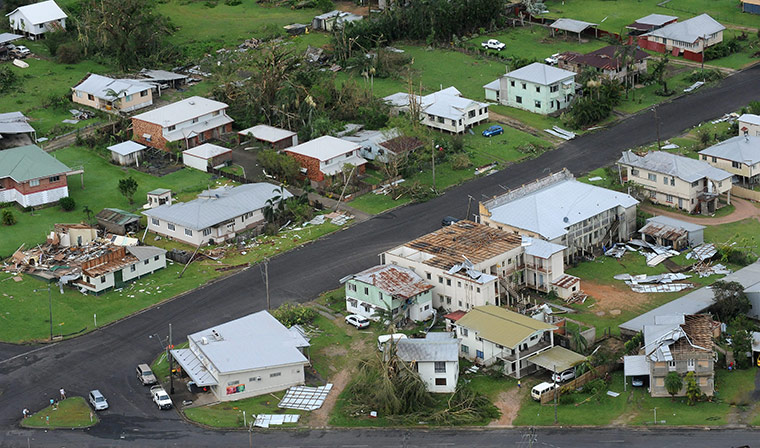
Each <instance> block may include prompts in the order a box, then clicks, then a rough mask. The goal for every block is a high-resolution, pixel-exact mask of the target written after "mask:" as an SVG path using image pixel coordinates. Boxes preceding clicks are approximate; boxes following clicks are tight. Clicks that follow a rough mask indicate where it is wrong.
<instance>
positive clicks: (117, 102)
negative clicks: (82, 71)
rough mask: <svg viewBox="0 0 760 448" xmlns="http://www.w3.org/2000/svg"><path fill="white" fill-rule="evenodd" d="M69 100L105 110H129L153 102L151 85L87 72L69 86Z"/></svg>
mask: <svg viewBox="0 0 760 448" xmlns="http://www.w3.org/2000/svg"><path fill="white" fill-rule="evenodd" d="M71 91H72V92H73V93H72V94H71V101H73V102H75V103H77V104H81V105H83V106H89V107H92V108H93V109H98V110H104V111H106V112H131V111H133V110H137V109H142V108H143V107H148V106H150V105H151V104H153V85H151V84H148V83H144V82H141V81H138V80H136V79H127V78H123V79H113V78H108V77H106V76H100V75H95V74H89V75H87V77H86V78H84V79H83V80H82V81H80V82H79V84H77V85H75V86H74V87H72V88H71Z"/></svg>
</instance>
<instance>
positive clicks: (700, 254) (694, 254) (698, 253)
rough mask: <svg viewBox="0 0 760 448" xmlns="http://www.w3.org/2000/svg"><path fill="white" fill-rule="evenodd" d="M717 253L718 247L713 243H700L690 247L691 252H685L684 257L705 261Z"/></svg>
mask: <svg viewBox="0 0 760 448" xmlns="http://www.w3.org/2000/svg"><path fill="white" fill-rule="evenodd" d="M717 253H718V249H717V248H716V247H715V245H714V244H702V245H701V246H697V247H695V248H694V249H692V251H691V252H689V253H688V254H686V258H687V259H689V260H699V261H705V260H709V259H711V258H712V257H714V256H715V254H717Z"/></svg>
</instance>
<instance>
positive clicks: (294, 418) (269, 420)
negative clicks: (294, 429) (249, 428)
mask: <svg viewBox="0 0 760 448" xmlns="http://www.w3.org/2000/svg"><path fill="white" fill-rule="evenodd" d="M299 417H301V416H300V415H298V414H259V415H257V416H256V421H255V422H254V423H253V425H254V426H258V427H259V428H269V426H270V425H282V424H284V423H298V419H299Z"/></svg>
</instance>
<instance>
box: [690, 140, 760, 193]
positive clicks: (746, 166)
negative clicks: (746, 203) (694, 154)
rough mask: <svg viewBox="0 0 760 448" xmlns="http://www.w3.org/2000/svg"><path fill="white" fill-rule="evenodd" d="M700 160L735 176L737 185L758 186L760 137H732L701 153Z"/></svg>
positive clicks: (759, 175)
mask: <svg viewBox="0 0 760 448" xmlns="http://www.w3.org/2000/svg"><path fill="white" fill-rule="evenodd" d="M699 158H700V160H703V161H705V162H707V163H709V164H710V165H712V166H714V167H715V168H720V169H721V170H724V171H727V172H729V173H731V174H733V175H734V182H735V183H742V184H745V185H746V184H750V185H753V184H756V183H758V180H760V137H757V136H752V135H746V136H738V137H732V138H729V139H728V140H724V141H722V142H720V143H718V144H715V145H713V146H711V147H709V148H706V149H703V150H702V151H699Z"/></svg>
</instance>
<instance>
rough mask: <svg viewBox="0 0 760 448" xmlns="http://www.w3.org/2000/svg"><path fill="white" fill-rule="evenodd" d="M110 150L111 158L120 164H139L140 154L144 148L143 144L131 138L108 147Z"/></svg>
mask: <svg viewBox="0 0 760 448" xmlns="http://www.w3.org/2000/svg"><path fill="white" fill-rule="evenodd" d="M108 150H109V151H111V160H112V161H114V162H115V163H118V164H119V165H122V166H129V165H137V166H138V167H139V166H140V156H141V155H142V152H143V151H144V150H145V146H144V145H141V144H139V143H137V142H136V141H133V140H127V141H126V142H121V143H117V144H115V145H111V146H109V147H108Z"/></svg>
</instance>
